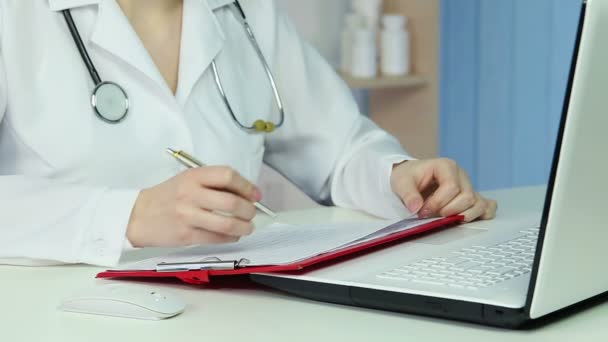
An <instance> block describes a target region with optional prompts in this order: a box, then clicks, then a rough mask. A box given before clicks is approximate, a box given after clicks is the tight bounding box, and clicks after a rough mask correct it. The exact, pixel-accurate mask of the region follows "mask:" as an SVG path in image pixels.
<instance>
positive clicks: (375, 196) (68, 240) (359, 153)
mask: <svg viewBox="0 0 608 342" xmlns="http://www.w3.org/2000/svg"><path fill="white" fill-rule="evenodd" d="M228 2H229V1H227V0H217V1H213V0H185V4H184V6H185V7H184V19H183V36H182V45H181V49H182V50H181V60H180V70H179V85H178V89H177V93H176V95H174V94H173V93H172V92H171V91H170V89H169V88H168V86H167V85H166V83H165V81H164V80H163V78H162V76H161V74H160V73H159V71H158V69H157V68H156V67H155V64H154V63H153V61H152V59H151V57H150V56H149V55H148V54H147V52H146V50H145V48H144V46H143V45H142V43H141V41H140V40H139V39H138V37H137V34H136V33H135V31H134V30H133V29H132V27H131V26H130V24H129V22H128V20H127V19H126V17H125V16H124V15H123V13H122V11H121V9H120V7H119V6H118V4H117V3H116V2H115V1H114V0H27V1H23V0H0V16H1V21H2V22H1V25H0V30H1V31H0V39H1V47H0V49H1V51H0V258H2V259H4V261H3V262H17V260H18V258H22V260H23V259H25V260H52V261H58V262H66V263H89V264H97V265H107V266H111V265H115V264H116V263H117V262H118V261H119V258H120V255H121V253H122V251H123V248H124V246H125V242H126V238H125V232H126V227H127V222H128V219H129V216H130V213H131V209H132V207H133V204H134V202H135V200H136V198H137V195H138V193H139V191H140V190H141V189H144V188H147V187H151V186H154V185H156V184H158V183H160V182H162V181H164V180H167V179H169V178H170V177H172V176H175V175H176V174H178V173H179V172H180V171H182V170H183V169H182V168H181V167H180V165H178V164H177V163H176V161H175V160H173V159H172V158H171V157H170V156H168V155H167V154H166V153H165V148H167V147H173V148H176V149H183V150H186V151H192V153H193V154H194V155H195V156H197V157H198V158H200V159H202V160H204V161H205V162H206V163H207V164H212V165H230V166H232V167H233V168H235V169H236V170H238V171H239V172H241V173H242V174H243V175H244V176H246V177H247V178H249V179H251V180H253V181H255V180H256V178H257V176H258V173H259V170H260V167H261V165H262V162H263V161H264V162H266V163H267V164H269V165H270V166H272V167H274V168H275V169H277V170H278V171H280V172H281V173H282V174H284V175H285V176H286V177H288V178H289V179H290V180H291V181H292V182H294V183H295V184H297V185H298V186H299V187H300V188H302V189H303V190H304V191H305V192H306V193H307V194H309V195H310V196H311V197H312V198H314V199H316V200H318V201H324V202H328V203H333V204H335V205H339V206H343V207H351V208H359V209H363V210H366V211H368V212H370V213H373V214H376V215H379V216H383V217H394V216H404V215H407V212H406V210H405V209H404V207H403V205H402V203H401V202H400V201H399V199H398V197H397V196H396V195H395V194H394V193H393V192H392V191H391V188H390V184H389V178H390V172H391V169H392V165H393V163H395V162H399V161H402V160H406V159H409V157H408V155H407V154H406V153H405V152H404V151H403V149H402V148H401V147H400V145H399V143H398V142H397V141H396V140H395V139H394V138H392V137H391V136H389V135H388V134H386V133H385V132H383V131H382V130H379V129H378V128H377V127H376V126H374V125H373V124H372V123H371V122H370V121H369V120H368V119H366V118H364V117H363V116H361V115H359V112H358V110H357V106H356V104H355V102H354V101H353V99H352V97H351V93H350V91H349V89H348V88H347V86H346V85H345V84H344V83H343V82H342V81H341V80H340V79H339V77H338V76H337V75H336V74H335V73H334V72H333V70H332V68H331V67H330V66H329V65H328V64H326V62H324V61H323V59H322V58H321V57H320V56H319V55H318V54H317V53H316V52H315V51H314V50H313V49H312V48H311V47H310V46H308V45H307V44H306V43H304V42H303V41H302V40H301V38H300V37H299V36H298V34H297V32H296V30H295V28H294V27H293V25H292V23H291V22H290V21H289V20H288V19H287V17H286V16H285V15H284V14H283V13H281V12H280V11H279V10H278V9H277V7H276V6H275V5H274V3H273V2H272V1H268V0H242V1H241V4H242V6H243V7H244V10H245V12H246V14H247V16H248V19H249V21H250V23H251V25H252V27H253V30H254V32H255V35H256V37H257V39H258V41H259V44H260V46H261V49H262V50H263V52H264V55H265V56H266V59H267V60H268V63H269V65H270V66H271V68H272V70H273V71H274V73H275V76H276V78H277V82H278V86H279V89H280V92H281V95H282V97H283V100H284V102H285V109H286V121H285V125H284V126H283V127H282V128H281V129H279V130H278V131H276V132H275V133H273V134H270V135H257V134H248V133H245V132H243V131H242V130H240V129H239V128H237V127H236V125H235V124H234V123H233V121H232V120H231V118H230V116H229V114H228V112H227V110H226V107H225V106H224V104H223V102H222V99H221V97H220V96H219V94H218V90H217V88H216V86H215V83H214V81H213V77H212V73H211V70H210V63H211V61H212V60H213V59H214V58H215V59H216V60H217V63H218V66H219V68H220V71H221V75H222V79H223V82H224V85H225V88H226V91H227V92H228V96H229V98H230V101H231V103H232V105H233V107H234V108H235V112H236V113H237V115H238V116H239V118H240V120H242V122H244V123H246V124H250V123H252V122H253V121H255V120H256V119H258V118H262V119H267V120H272V121H275V122H276V121H277V119H278V117H277V115H276V109H275V104H274V101H273V96H272V93H271V90H270V87H269V83H268V80H267V79H266V77H265V76H264V74H263V69H262V68H261V65H260V62H259V59H258V58H257V56H256V55H255V54H254V52H253V49H252V47H251V44H250V43H249V41H248V40H247V37H246V35H245V34H244V30H243V28H242V26H241V25H240V24H239V23H238V22H237V21H236V20H235V18H234V17H233V16H232V14H231V12H229V11H227V10H226V9H225V8H222V6H223V5H225V4H226V3H228ZM66 8H71V9H72V15H73V17H74V19H75V22H76V24H77V26H78V28H79V30H80V33H81V35H82V37H83V40H84V42H85V44H86V45H87V47H88V49H89V53H90V54H91V58H92V60H93V61H94V63H95V64H96V66H97V69H98V71H99V73H100V75H101V77H102V79H103V80H108V81H114V82H117V83H118V84H120V85H121V86H122V87H123V88H124V89H125V90H126V91H127V93H128V94H129V97H130V100H131V105H132V106H131V109H130V113H129V115H128V117H127V118H126V120H125V121H124V122H122V123H120V124H118V125H110V124H107V123H104V122H102V121H101V120H99V119H98V118H97V117H95V115H94V114H93V112H92V109H91V106H90V103H89V100H90V94H91V90H92V88H93V84H92V80H91V78H90V76H89V73H88V71H87V69H86V68H85V66H84V64H83V62H82V60H81V58H80V56H79V53H78V50H77V49H76V46H75V45H74V42H73V40H72V37H71V36H70V34H69V31H68V29H67V26H66V23H65V21H64V19H63V16H62V15H61V13H60V12H58V11H59V10H62V9H66ZM167 229H171V227H167ZM13 258H14V259H13Z"/></svg>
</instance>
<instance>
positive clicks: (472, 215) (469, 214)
mask: <svg viewBox="0 0 608 342" xmlns="http://www.w3.org/2000/svg"><path fill="white" fill-rule="evenodd" d="M487 207H488V204H487V202H486V201H485V200H483V199H482V198H481V197H478V200H477V201H476V202H475V205H473V207H471V208H470V209H468V210H466V211H464V212H463V213H461V215H463V216H464V221H465V222H472V221H475V220H476V219H478V218H480V217H481V216H482V215H483V214H485V212H486V210H487Z"/></svg>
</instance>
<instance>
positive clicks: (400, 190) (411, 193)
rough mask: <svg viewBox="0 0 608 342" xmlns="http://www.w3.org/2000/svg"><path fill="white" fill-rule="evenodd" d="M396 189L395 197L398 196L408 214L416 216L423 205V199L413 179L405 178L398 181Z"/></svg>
mask: <svg viewBox="0 0 608 342" xmlns="http://www.w3.org/2000/svg"><path fill="white" fill-rule="evenodd" d="M396 188H397V189H396V193H397V195H399V197H400V198H401V200H402V201H403V203H404V204H405V206H406V207H407V209H408V210H409V212H410V213H412V214H417V213H418V211H420V209H422V206H423V205H424V199H423V197H422V194H421V193H420V191H418V187H417V186H416V182H415V180H414V177H407V176H406V177H404V178H402V179H400V180H399V181H398V183H397V186H396Z"/></svg>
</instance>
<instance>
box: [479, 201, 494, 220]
mask: <svg viewBox="0 0 608 342" xmlns="http://www.w3.org/2000/svg"><path fill="white" fill-rule="evenodd" d="M487 202H488V206H487V208H486V211H485V213H484V214H483V215H482V216H481V219H482V220H492V219H494V218H496V211H497V210H498V203H496V201H493V200H487Z"/></svg>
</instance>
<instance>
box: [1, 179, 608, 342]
mask: <svg viewBox="0 0 608 342" xmlns="http://www.w3.org/2000/svg"><path fill="white" fill-rule="evenodd" d="M492 195H493V196H494V197H495V198H496V199H498V200H499V201H500V205H501V209H500V210H501V211H500V215H501V216H502V215H505V214H508V213H515V212H522V213H526V212H530V211H534V210H535V209H536V208H538V207H539V205H540V204H542V198H543V195H544V192H543V190H542V189H540V188H527V189H517V190H509V191H503V192H497V193H493V194H492ZM363 217H364V216H362V215H361V214H357V213H352V212H349V211H346V210H340V209H329V208H323V209H314V210H312V211H303V212H293V213H286V214H284V216H283V219H287V220H290V221H292V222H310V221H311V220H317V221H323V220H327V219H331V220H334V221H348V220H354V219H361V218H363ZM501 221H502V222H501ZM262 224H263V223H262ZM501 224H504V221H503V220H502V219H500V218H499V219H498V220H497V221H496V222H495V225H496V226H497V227H499V226H500V225H501ZM101 270H102V269H100V268H96V267H90V266H63V267H45V268H24V267H9V266H0V341H2V342H9V341H28V342H30V341H57V342H70V341H87V342H95V341H103V342H108V341H163V342H167V341H183V340H186V339H187V340H194V341H202V342H205V341H247V342H249V341H265V342H267V341H275V340H276V341H290V342H292V341H310V340H312V339H316V340H318V341H332V340H337V341H372V340H373V341H415V340H419V341H439V340H447V341H468V342H471V341H484V342H486V341H493V342H494V341H512V340H515V339H517V340H518V341H549V340H551V341H562V340H571V339H573V338H582V340H584V341H601V340H606V338H607V336H608V324H607V323H608V304H601V305H598V306H595V307H592V308H590V309H586V310H585V311H582V312H579V313H577V314H576V315H572V316H569V317H567V318H565V319H562V320H559V321H557V322H555V323H552V324H550V325H547V326H544V327H542V328H540V329H536V330H531V331H508V330H501V329H494V328H487V327H482V326H477V325H471V324H463V323H457V322H453V321H447V320H440V319H430V318H423V317H417V316H412V315H405V314H396V313H389V312H382V311H375V310H368V309H361V308H355V307H346V306H339V305H333V304H325V303H319V302H314V301H309V300H304V299H298V298H294V297H290V296H287V295H284V294H280V293H276V292H272V291H268V290H264V289H260V288H246V289H206V288H199V287H193V286H188V285H183V284H178V283H169V284H165V283H153V284H152V285H154V286H156V287H158V288H161V289H163V288H164V289H170V290H171V291H174V292H175V293H177V294H178V295H180V296H181V297H182V298H183V299H184V300H185V301H186V302H187V303H188V307H187V309H186V311H185V312H184V313H183V314H182V315H180V316H177V317H175V318H172V319H169V320H166V321H154V322H151V321H138V320H132V319H124V318H112V317H102V316H91V315H80V314H72V313H65V312H61V311H58V310H57V309H56V307H57V305H58V303H59V302H60V300H61V299H62V298H64V297H65V296H67V295H69V294H70V293H72V292H73V291H75V290H77V289H81V288H86V287H89V286H93V285H95V284H96V283H107V282H111V281H102V280H96V279H94V276H95V274H96V273H97V272H99V271H101Z"/></svg>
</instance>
